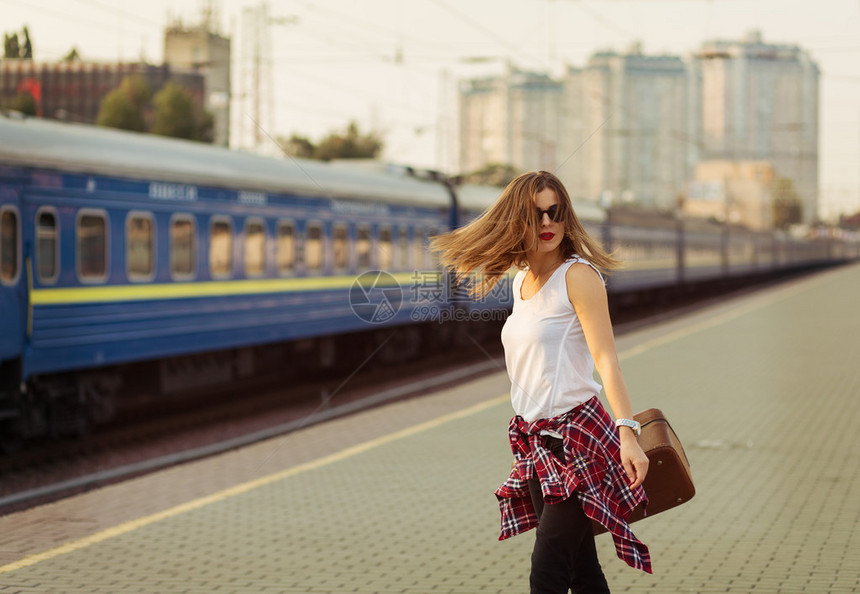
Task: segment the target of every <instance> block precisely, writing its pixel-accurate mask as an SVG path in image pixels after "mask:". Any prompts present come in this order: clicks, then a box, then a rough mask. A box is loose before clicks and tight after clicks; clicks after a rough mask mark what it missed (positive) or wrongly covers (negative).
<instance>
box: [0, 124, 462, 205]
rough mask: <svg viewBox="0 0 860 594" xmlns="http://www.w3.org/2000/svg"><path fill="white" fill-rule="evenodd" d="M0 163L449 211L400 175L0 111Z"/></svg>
mask: <svg viewBox="0 0 860 594" xmlns="http://www.w3.org/2000/svg"><path fill="white" fill-rule="evenodd" d="M0 139H2V141H0V164H4V165H13V166H24V167H37V168H40V169H50V170H59V171H64V172H70V173H82V174H94V175H105V176H115V177H124V178H131V179H141V180H149V181H166V182H173V183H182V184H189V185H198V186H213V187H222V188H230V189H235V190H245V191H257V192H267V193H273V194H283V193H299V194H302V195H308V196H319V197H331V198H346V199H350V198H353V199H372V200H381V201H384V202H392V203H399V204H409V205H422V206H431V207H439V208H448V207H449V206H450V197H449V195H448V193H447V191H446V189H445V188H444V186H443V185H442V184H439V183H434V182H430V181H423V180H419V179H415V178H413V177H410V176H408V175H406V174H405V173H398V172H386V171H370V170H367V169H364V168H356V167H347V166H343V165H340V164H337V163H334V164H332V163H323V162H320V161H311V160H305V159H292V158H282V159H279V158H274V157H264V156H260V155H255V154H252V153H245V152H241V151H235V150H230V149H227V148H224V147H219V146H213V145H210V144H205V143H201V142H192V141H188V140H178V139H174V138H166V137H163V136H156V135H152V134H142V133H136V132H126V131H121V130H115V129H111V128H104V127H100V126H92V125H84V124H73V123H66V122H57V121H51V120H44V119H39V118H14V117H8V116H5V115H3V114H2V113H1V112H0Z"/></svg>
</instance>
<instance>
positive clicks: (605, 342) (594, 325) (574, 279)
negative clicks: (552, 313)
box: [565, 264, 648, 487]
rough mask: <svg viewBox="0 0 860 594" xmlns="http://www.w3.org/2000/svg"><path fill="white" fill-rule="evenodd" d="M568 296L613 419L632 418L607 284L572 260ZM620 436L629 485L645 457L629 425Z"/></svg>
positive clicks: (643, 470) (638, 478)
mask: <svg viewBox="0 0 860 594" xmlns="http://www.w3.org/2000/svg"><path fill="white" fill-rule="evenodd" d="M565 280H566V282H567V296H568V298H569V299H570V303H571V305H573V308H574V309H575V310H576V315H577V316H578V317H579V322H580V323H581V324H582V331H583V333H584V334H585V341H586V342H587V343H588V350H589V351H591V356H592V357H593V358H594V365H595V367H596V368H597V372H598V373H599V374H600V379H601V380H602V381H603V389H604V391H605V392H606V398H607V400H609V406H610V407H611V408H612V412H613V414H615V418H616V419H629V418H632V415H633V410H632V408H631V405H630V395H629V393H628V392H627V384H625V383H624V376H623V375H622V374H621V365H620V364H619V363H618V354H617V353H616V350H615V336H614V335H613V333H612V322H611V321H610V319H609V303H608V301H607V298H606V287H604V286H603V282H602V281H601V280H600V277H599V276H598V275H597V273H596V272H595V271H594V270H593V269H592V268H591V267H590V266H588V265H587V264H574V265H573V266H571V267H570V268H568V270H567V274H566V278H565ZM618 430H619V433H620V438H621V464H622V465H623V466H624V471H625V472H626V473H627V476H628V478H629V479H630V483H631V486H632V487H638V486H639V485H641V484H642V481H643V480H645V475H646V474H647V472H648V457H647V456H646V455H645V453H644V452H643V451H642V448H640V447H639V443H638V442H637V441H636V436H635V435H634V433H633V430H632V429H631V428H630V427H619V428H618Z"/></svg>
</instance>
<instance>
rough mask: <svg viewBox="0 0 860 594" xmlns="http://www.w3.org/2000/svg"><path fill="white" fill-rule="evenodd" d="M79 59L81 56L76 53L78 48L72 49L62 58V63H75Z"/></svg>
mask: <svg viewBox="0 0 860 594" xmlns="http://www.w3.org/2000/svg"><path fill="white" fill-rule="evenodd" d="M80 59H81V55H80V54H79V53H78V48H76V47H73V48H72V49H71V50H69V53H68V54H66V55H65V56H63V62H77V61H79V60H80Z"/></svg>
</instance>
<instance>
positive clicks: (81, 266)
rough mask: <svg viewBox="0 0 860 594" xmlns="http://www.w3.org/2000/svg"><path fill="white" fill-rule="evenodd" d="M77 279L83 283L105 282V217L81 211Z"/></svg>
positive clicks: (97, 213)
mask: <svg viewBox="0 0 860 594" xmlns="http://www.w3.org/2000/svg"><path fill="white" fill-rule="evenodd" d="M77 231H78V277H79V278H80V279H81V281H84V282H100V281H105V280H107V270H108V266H107V245H108V237H107V216H106V215H105V214H103V213H100V212H92V211H81V213H80V214H79V215H78V225H77Z"/></svg>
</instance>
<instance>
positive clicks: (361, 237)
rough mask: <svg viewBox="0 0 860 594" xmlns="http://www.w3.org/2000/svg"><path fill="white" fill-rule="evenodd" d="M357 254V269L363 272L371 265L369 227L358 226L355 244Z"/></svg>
mask: <svg viewBox="0 0 860 594" xmlns="http://www.w3.org/2000/svg"><path fill="white" fill-rule="evenodd" d="M355 251H356V253H357V255H358V263H357V265H358V271H359V272H363V271H365V270H369V269H370V267H371V260H370V227H368V226H367V225H362V226H360V227H359V228H358V241H357V242H356V245H355Z"/></svg>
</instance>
